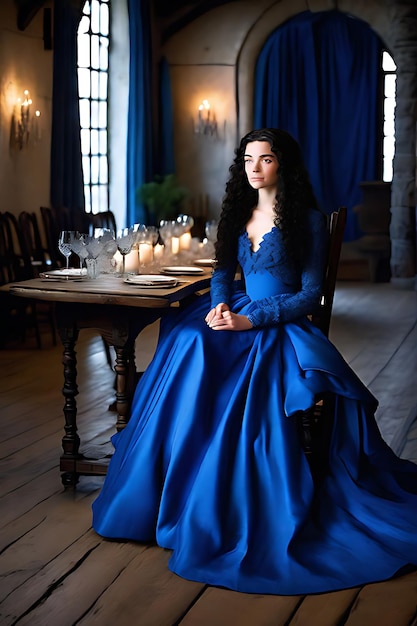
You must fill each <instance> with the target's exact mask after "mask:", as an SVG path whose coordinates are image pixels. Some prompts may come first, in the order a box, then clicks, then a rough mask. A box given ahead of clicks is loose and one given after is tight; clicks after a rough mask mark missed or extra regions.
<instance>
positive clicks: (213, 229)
mask: <svg viewBox="0 0 417 626" xmlns="http://www.w3.org/2000/svg"><path fill="white" fill-rule="evenodd" d="M218 225H219V223H218V221H217V220H210V221H208V222H206V227H205V232H206V237H207V239H208V240H209V241H210V242H211V243H213V244H214V243H215V242H216V239H217V228H218Z"/></svg>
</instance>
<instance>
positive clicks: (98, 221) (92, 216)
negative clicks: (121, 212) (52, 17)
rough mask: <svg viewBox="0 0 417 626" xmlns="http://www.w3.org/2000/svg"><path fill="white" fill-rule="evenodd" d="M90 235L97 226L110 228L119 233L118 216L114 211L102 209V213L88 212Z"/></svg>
mask: <svg viewBox="0 0 417 626" xmlns="http://www.w3.org/2000/svg"><path fill="white" fill-rule="evenodd" d="M87 219H88V222H89V229H90V233H89V234H90V235H93V234H94V229H95V228H110V230H112V231H113V232H114V234H115V235H116V234H117V227H116V217H115V215H114V213H113V212H112V211H101V212H100V213H88V214H87Z"/></svg>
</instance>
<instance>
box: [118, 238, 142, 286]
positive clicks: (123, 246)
mask: <svg viewBox="0 0 417 626" xmlns="http://www.w3.org/2000/svg"><path fill="white" fill-rule="evenodd" d="M136 237H137V234H136V233H135V231H134V229H133V228H122V229H120V230H118V231H117V237H116V243H117V249H118V250H119V252H120V254H121V255H122V257H123V266H122V268H123V269H122V274H123V276H124V275H125V273H126V255H127V254H129V252H130V251H131V250H132V247H133V245H134V243H135V241H136Z"/></svg>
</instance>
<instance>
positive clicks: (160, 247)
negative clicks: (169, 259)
mask: <svg viewBox="0 0 417 626" xmlns="http://www.w3.org/2000/svg"><path fill="white" fill-rule="evenodd" d="M153 256H154V259H155V261H158V260H160V259H162V257H163V256H164V244H162V243H157V244H156V246H155V247H154V249H153Z"/></svg>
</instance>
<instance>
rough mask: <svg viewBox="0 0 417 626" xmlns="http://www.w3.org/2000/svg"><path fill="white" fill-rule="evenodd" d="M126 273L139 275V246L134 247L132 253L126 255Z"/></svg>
mask: <svg viewBox="0 0 417 626" xmlns="http://www.w3.org/2000/svg"><path fill="white" fill-rule="evenodd" d="M125 271H126V272H131V273H133V274H138V273H139V254H138V247H137V245H136V246H133V248H132V249H131V251H130V252H129V253H128V254H126V260H125Z"/></svg>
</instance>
